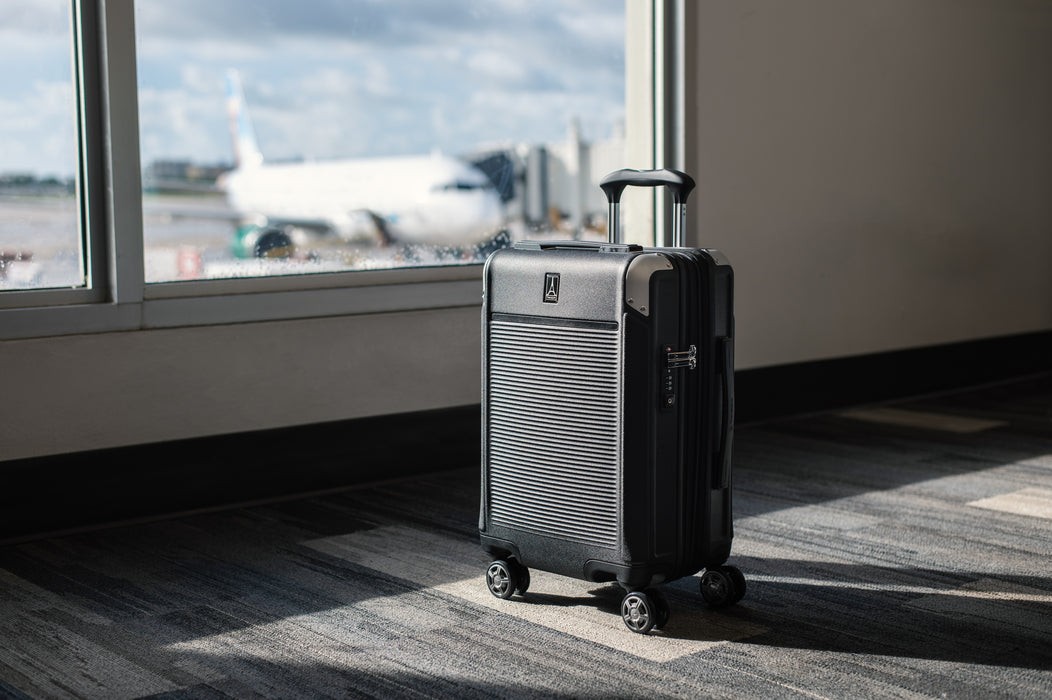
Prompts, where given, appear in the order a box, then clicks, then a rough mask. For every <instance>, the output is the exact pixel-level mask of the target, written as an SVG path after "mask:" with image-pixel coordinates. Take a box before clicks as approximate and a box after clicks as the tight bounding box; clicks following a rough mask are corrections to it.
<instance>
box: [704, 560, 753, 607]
mask: <svg viewBox="0 0 1052 700" xmlns="http://www.w3.org/2000/svg"><path fill="white" fill-rule="evenodd" d="M699 585H700V588H701V597H702V598H704V599H705V602H706V603H708V604H709V607H713V608H724V607H727V606H728V605H734V604H735V603H737V602H738V601H739V600H741V599H742V598H743V597H744V596H745V576H744V575H743V574H742V572H741V571H740V570H739V569H738V567H736V566H717V567H715V568H713V569H706V570H705V573H703V574H702V575H701V583H700V584H699Z"/></svg>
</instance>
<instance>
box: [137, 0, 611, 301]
mask: <svg viewBox="0 0 1052 700" xmlns="http://www.w3.org/2000/svg"><path fill="white" fill-rule="evenodd" d="M135 12H136V44H137V61H138V63H137V68H138V103H139V134H140V135H139V146H140V153H141V166H142V178H143V179H142V182H143V205H142V206H143V255H144V266H145V267H144V269H145V280H146V282H172V281H180V280H200V279H216V278H231V277H246V276H247V277H255V276H267V275H275V274H277V275H284V274H295V273H303V272H336V271H348V270H354V271H360V270H375V269H389V268H404V267H419V266H429V267H430V266H439V265H441V266H449V265H463V264H468V263H477V262H481V261H482V260H484V258H485V256H486V255H487V254H488V253H489V252H490V251H492V250H493V249H494V248H496V247H499V246H502V245H507V244H508V242H509V241H511V240H514V239H517V238H523V237H539V236H554V237H559V238H567V237H600V236H604V235H605V226H606V222H605V201H604V200H603V198H602V193H601V192H600V191H599V189H598V187H597V183H598V180H599V179H600V178H601V177H602V176H603V175H604V174H605V173H606V172H609V171H610V170H613V169H616V168H618V167H622V166H623V165H624V152H625V151H624V126H623V124H624V117H625V78H624V71H625V69H624V65H625V61H624V52H625V17H624V6H623V4H622V3H611V2H607V1H606V0H577V1H574V2H566V1H563V0H544V1H534V2H528V3H526V2H493V1H492V0H455V1H453V0H450V1H447V2H443V3H415V2H405V1H402V2H394V1H385V2H356V3H332V2H317V1H308V0H304V1H303V2H297V3H290V2H282V1H278V0H275V1H272V2H258V1H252V0H238V1H234V0H223V1H222V2H188V1H184V2H179V3H159V2H151V1H148V0H140V1H139V2H137V3H136V4H135Z"/></svg>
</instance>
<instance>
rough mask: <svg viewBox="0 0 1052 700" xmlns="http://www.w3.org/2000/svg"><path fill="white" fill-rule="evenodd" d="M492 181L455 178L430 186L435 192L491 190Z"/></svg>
mask: <svg viewBox="0 0 1052 700" xmlns="http://www.w3.org/2000/svg"><path fill="white" fill-rule="evenodd" d="M492 189H493V183H491V182H464V181H463V180H457V181H456V182H447V183H443V184H441V185H436V186H435V187H434V188H432V191H435V192H454V191H458V190H459V191H461V192H477V191H478V190H492Z"/></svg>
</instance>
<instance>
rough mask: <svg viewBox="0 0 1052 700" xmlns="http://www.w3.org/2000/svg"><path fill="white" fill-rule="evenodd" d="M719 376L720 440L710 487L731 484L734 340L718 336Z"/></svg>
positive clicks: (723, 487)
mask: <svg viewBox="0 0 1052 700" xmlns="http://www.w3.org/2000/svg"><path fill="white" fill-rule="evenodd" d="M716 363H717V371H718V372H719V378H720V385H719V390H720V442H719V450H718V451H717V452H716V463H715V464H714V465H713V469H712V488H714V489H725V488H728V487H729V486H730V485H731V444H732V443H733V442H734V341H733V340H732V339H730V338H720V339H719V340H718V341H717V352H716Z"/></svg>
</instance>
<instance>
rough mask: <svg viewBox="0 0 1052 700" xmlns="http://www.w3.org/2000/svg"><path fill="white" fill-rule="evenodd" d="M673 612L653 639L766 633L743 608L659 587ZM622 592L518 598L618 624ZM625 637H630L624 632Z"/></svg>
mask: <svg viewBox="0 0 1052 700" xmlns="http://www.w3.org/2000/svg"><path fill="white" fill-rule="evenodd" d="M659 590H661V592H662V593H664V594H665V597H666V598H667V599H668V601H669V605H670V607H671V609H672V615H671V617H670V619H669V622H668V623H667V624H666V625H665V627H664V628H662V629H660V630H652V631H651V632H650V633H649V634H650V636H653V637H666V638H669V639H678V640H683V641H694V642H705V643H717V642H728V641H736V640H741V639H746V638H748V637H753V636H756V635H759V634H763V633H764V632H766V631H767V628H766V627H763V626H761V625H759V624H757V623H756V622H755V621H753V620H752V619H750V618H751V615H750V613H749V611H748V610H747V609H745V608H742V607H738V606H735V607H732V608H725V609H722V610H713V609H711V608H709V607H708V606H707V605H706V604H705V603H704V601H703V600H702V599H701V596H700V594H699V595H697V596H696V599H695V597H692V596H691V595H690V594H689V593H686V592H683V591H677V590H676V589H673V588H671V587H669V586H660V587H659ZM624 596H625V591H624V589H622V588H621V587H620V586H618V585H616V584H611V585H604V586H598V587H595V588H592V589H590V590H587V591H584V592H583V593H582V594H581V595H572V594H566V593H563V594H559V593H547V592H543V591H535V590H534V589H532V588H531V589H530V590H529V591H528V592H527V593H526V595H525V596H517V597H516V601H517V602H518V603H519V604H522V605H537V606H545V607H562V608H589V609H592V610H594V611H596V612H598V613H602V614H603V615H604V616H605V615H609V616H610V621H611V622H615V623H617V624H620V619H621V601H622V599H623V598H624ZM624 632H625V633H626V634H632V633H631V632H629V631H628V629H624Z"/></svg>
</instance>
